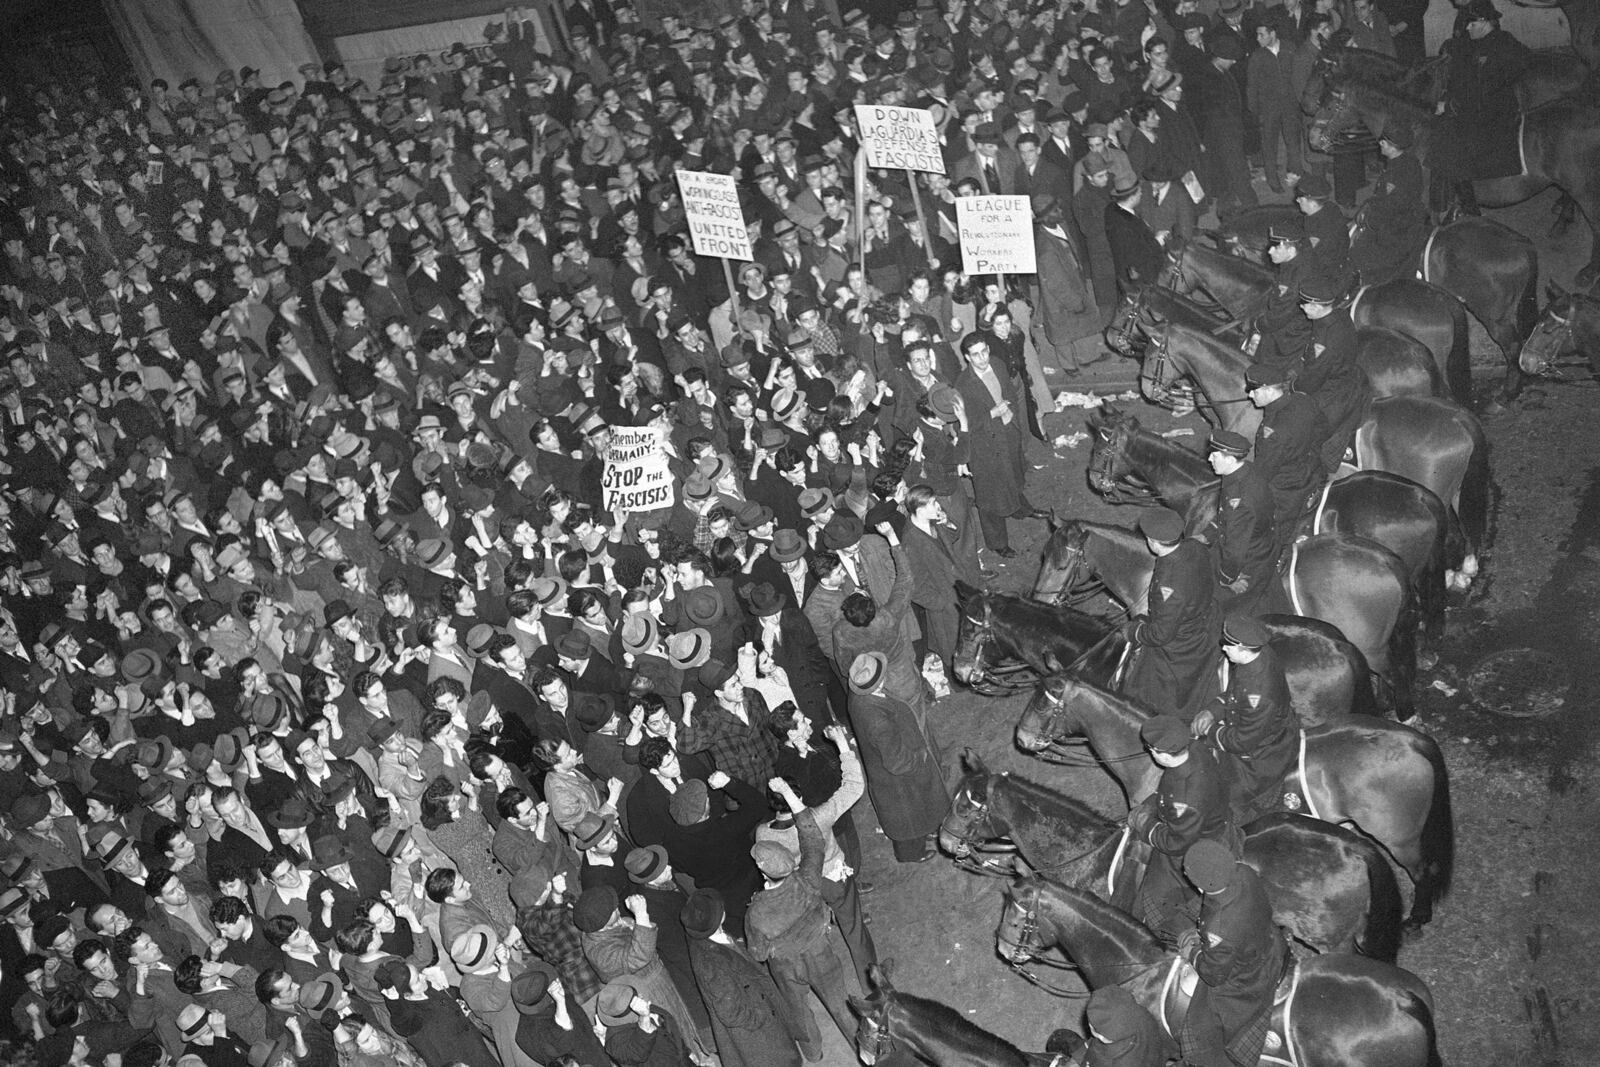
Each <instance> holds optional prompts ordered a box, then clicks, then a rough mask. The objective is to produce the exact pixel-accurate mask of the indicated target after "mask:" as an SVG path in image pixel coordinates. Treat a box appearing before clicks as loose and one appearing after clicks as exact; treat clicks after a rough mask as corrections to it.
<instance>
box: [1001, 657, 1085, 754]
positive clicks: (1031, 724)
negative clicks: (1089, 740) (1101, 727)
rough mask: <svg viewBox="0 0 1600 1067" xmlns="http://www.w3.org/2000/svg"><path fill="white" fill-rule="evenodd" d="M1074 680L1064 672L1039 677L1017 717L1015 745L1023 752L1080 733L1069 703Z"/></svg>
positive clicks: (1074, 685)
mask: <svg viewBox="0 0 1600 1067" xmlns="http://www.w3.org/2000/svg"><path fill="white" fill-rule="evenodd" d="M1075 687H1076V683H1075V682H1074V681H1073V680H1072V678H1071V677H1069V676H1068V675H1065V674H1055V675H1051V676H1050V677H1048V678H1041V679H1040V680H1039V684H1038V685H1036V686H1034V689H1033V696H1032V697H1030V698H1029V700H1028V706H1027V707H1026V708H1023V709H1022V718H1020V719H1018V720H1017V731H1016V738H1017V747H1018V748H1020V749H1022V751H1024V752H1031V753H1038V752H1043V751H1044V750H1045V749H1047V748H1049V747H1050V746H1051V745H1053V744H1055V743H1056V742H1058V741H1060V740H1062V739H1064V738H1068V737H1075V736H1077V735H1078V734H1079V733H1081V732H1082V727H1081V726H1080V725H1079V724H1078V722H1077V718H1076V716H1075V714H1074V712H1073V709H1072V705H1071V699H1070V698H1071V695H1072V693H1073V691H1074V689H1075Z"/></svg>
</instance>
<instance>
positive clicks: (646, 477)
mask: <svg viewBox="0 0 1600 1067" xmlns="http://www.w3.org/2000/svg"><path fill="white" fill-rule="evenodd" d="M600 488H601V490H602V493H603V496H604V500H603V503H604V505H605V510H607V511H616V510H618V509H620V510H623V511H658V510H660V509H661V508H670V507H671V506H672V505H673V502H674V501H673V490H672V469H671V467H669V466H668V465H667V446H666V431H665V430H663V429H661V428H660V427H659V426H627V427H622V426H616V427H612V430H611V444H610V445H609V446H608V447H607V448H606V469H605V475H604V477H603V478H602V480H601V483H600Z"/></svg>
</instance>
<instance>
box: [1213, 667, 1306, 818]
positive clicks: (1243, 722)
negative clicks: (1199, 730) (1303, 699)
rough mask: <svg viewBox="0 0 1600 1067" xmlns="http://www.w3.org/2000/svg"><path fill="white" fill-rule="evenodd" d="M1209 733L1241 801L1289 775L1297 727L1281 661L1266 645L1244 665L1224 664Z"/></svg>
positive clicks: (1256, 794) (1297, 731) (1297, 734)
mask: <svg viewBox="0 0 1600 1067" xmlns="http://www.w3.org/2000/svg"><path fill="white" fill-rule="evenodd" d="M1210 737H1211V742H1212V744H1214V745H1215V746H1216V748H1217V751H1218V753H1219V754H1220V759H1219V761H1220V763H1221V764H1222V767H1223V768H1224V769H1225V770H1226V771H1227V772H1228V773H1229V775H1230V776H1231V777H1232V779H1233V787H1234V790H1233V791H1234V795H1235V796H1236V797H1239V798H1241V799H1242V800H1244V801H1247V802H1248V801H1251V800H1253V799H1255V798H1257V797H1259V796H1260V795H1261V794H1263V793H1265V792H1268V791H1270V790H1275V789H1277V788H1278V785H1279V783H1281V782H1282V781H1283V777H1284V775H1286V774H1288V773H1289V769H1290V768H1291V767H1292V766H1293V765H1294V760H1295V752H1296V750H1297V748H1298V744H1297V742H1298V739H1299V729H1298V723H1297V721H1296V719H1295V715H1294V709H1293V708H1292V707H1291V705H1290V698H1289V683H1288V681H1287V680H1285V678H1284V675H1283V663H1282V661H1281V660H1280V659H1279V658H1278V653H1277V651H1276V650H1274V649H1273V647H1272V646H1271V645H1267V646H1266V647H1264V648H1262V650H1261V654H1260V655H1258V656H1257V657H1256V658H1255V659H1253V660H1251V661H1250V662H1249V663H1230V664H1229V670H1228V687H1227V688H1226V689H1225V690H1223V692H1222V696H1220V697H1218V698H1217V712H1216V723H1215V725H1213V726H1212V728H1211V732H1210Z"/></svg>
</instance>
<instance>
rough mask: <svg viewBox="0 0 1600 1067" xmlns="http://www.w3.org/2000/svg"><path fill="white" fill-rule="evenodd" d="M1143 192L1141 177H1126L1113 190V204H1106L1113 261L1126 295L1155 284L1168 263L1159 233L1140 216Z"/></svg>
mask: <svg viewBox="0 0 1600 1067" xmlns="http://www.w3.org/2000/svg"><path fill="white" fill-rule="evenodd" d="M1143 191H1144V187H1143V185H1141V184H1140V183H1139V181H1138V180H1137V179H1134V180H1132V181H1129V180H1128V178H1127V177H1124V178H1123V179H1122V180H1121V181H1119V183H1118V185H1117V187H1116V188H1115V189H1114V190H1112V193H1111V203H1110V204H1108V205H1107V206H1106V241H1107V243H1108V244H1110V246H1111V262H1112V263H1113V264H1114V265H1115V267H1116V272H1117V287H1118V288H1119V289H1120V290H1121V292H1122V295H1123V296H1127V295H1128V294H1130V293H1132V292H1134V291H1136V290H1137V289H1138V288H1139V287H1140V286H1141V285H1152V284H1154V283H1155V280H1156V278H1157V276H1159V275H1160V273H1161V268H1162V265H1163V262H1164V257H1163V255H1162V251H1161V245H1160V243H1159V242H1157V241H1156V235H1155V234H1153V233H1151V232H1150V227H1149V226H1148V225H1146V224H1145V222H1144V220H1143V219H1141V218H1140V217H1139V201H1140V198H1141V196H1142V195H1143Z"/></svg>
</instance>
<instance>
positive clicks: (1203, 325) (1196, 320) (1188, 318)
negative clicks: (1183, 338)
mask: <svg viewBox="0 0 1600 1067" xmlns="http://www.w3.org/2000/svg"><path fill="white" fill-rule="evenodd" d="M1144 292H1145V303H1146V306H1147V307H1149V308H1150V309H1151V310H1153V311H1155V312H1157V313H1158V314H1160V315H1163V316H1165V317H1166V318H1167V319H1168V320H1169V321H1172V322H1173V323H1174V325H1178V326H1186V327H1188V328H1190V329H1192V330H1196V331H1199V332H1202V333H1205V334H1207V335H1209V334H1210V333H1211V331H1212V330H1214V329H1216V328H1217V327H1218V326H1220V325H1222V324H1221V323H1220V322H1218V321H1217V318H1216V316H1215V315H1213V314H1211V312H1209V311H1207V310H1206V309H1205V307H1204V306H1203V305H1201V304H1200V303H1199V302H1198V301H1195V300H1190V299H1189V298H1188V297H1186V296H1184V295H1183V294H1182V293H1179V292H1177V291H1175V290H1172V289H1168V288H1167V287H1166V286H1164V285H1147V286H1145V287H1144ZM1158 304H1159V305H1160V306H1157V305H1158Z"/></svg>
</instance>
